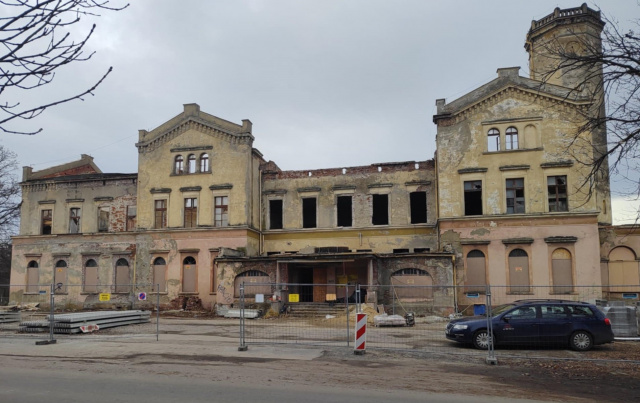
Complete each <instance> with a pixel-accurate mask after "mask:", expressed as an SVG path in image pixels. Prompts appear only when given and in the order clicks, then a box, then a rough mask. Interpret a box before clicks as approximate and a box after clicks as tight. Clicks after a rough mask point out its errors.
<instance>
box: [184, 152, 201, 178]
mask: <svg viewBox="0 0 640 403" xmlns="http://www.w3.org/2000/svg"><path fill="white" fill-rule="evenodd" d="M186 168H187V173H188V174H195V173H197V172H198V171H197V169H198V159H197V158H196V155H195V154H189V155H188V156H187V166H186Z"/></svg>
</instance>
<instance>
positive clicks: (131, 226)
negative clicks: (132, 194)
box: [127, 206, 138, 231]
mask: <svg viewBox="0 0 640 403" xmlns="http://www.w3.org/2000/svg"><path fill="white" fill-rule="evenodd" d="M137 214H138V207H137V206H127V231H135V230H136V217H137Z"/></svg>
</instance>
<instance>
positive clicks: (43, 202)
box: [38, 200, 56, 204]
mask: <svg viewBox="0 0 640 403" xmlns="http://www.w3.org/2000/svg"><path fill="white" fill-rule="evenodd" d="M38 204H56V201H55V200H40V201H39V202H38Z"/></svg>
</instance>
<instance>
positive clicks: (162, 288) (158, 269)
mask: <svg viewBox="0 0 640 403" xmlns="http://www.w3.org/2000/svg"><path fill="white" fill-rule="evenodd" d="M166 273H167V263H166V261H165V260H164V259H163V258H161V257H157V258H155V259H154V261H153V286H152V287H153V291H154V292H167V280H166V278H167V277H166V275H167V274H166Z"/></svg>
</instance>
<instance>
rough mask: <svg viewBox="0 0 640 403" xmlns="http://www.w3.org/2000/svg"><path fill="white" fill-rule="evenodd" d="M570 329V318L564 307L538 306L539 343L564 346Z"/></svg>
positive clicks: (558, 305)
mask: <svg viewBox="0 0 640 403" xmlns="http://www.w3.org/2000/svg"><path fill="white" fill-rule="evenodd" d="M571 329H572V325H571V317H570V315H569V312H568V311H567V309H566V307H565V306H564V305H562V304H541V305H540V341H541V342H542V343H545V344H561V345H566V344H567V340H568V337H569V334H570V333H571Z"/></svg>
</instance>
